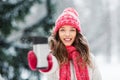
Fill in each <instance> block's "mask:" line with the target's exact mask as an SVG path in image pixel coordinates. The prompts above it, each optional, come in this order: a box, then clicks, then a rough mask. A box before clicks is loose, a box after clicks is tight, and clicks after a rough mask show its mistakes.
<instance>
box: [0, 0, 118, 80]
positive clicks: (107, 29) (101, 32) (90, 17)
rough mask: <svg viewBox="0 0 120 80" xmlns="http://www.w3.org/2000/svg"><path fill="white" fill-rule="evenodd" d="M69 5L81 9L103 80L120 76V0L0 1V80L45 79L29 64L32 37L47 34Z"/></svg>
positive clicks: (80, 16)
mask: <svg viewBox="0 0 120 80" xmlns="http://www.w3.org/2000/svg"><path fill="white" fill-rule="evenodd" d="M67 7H74V8H75V9H76V10H77V11H78V12H79V18H80V21H81V26H82V32H83V34H84V35H85V36H86V38H87V39H88V42H89V45H90V48H91V52H92V53H93V54H94V55H95V56H96V60H97V61H98V65H99V68H100V71H101V73H102V77H103V80H119V79H120V76H119V74H120V54H119V51H120V42H119V41H120V35H119V30H120V27H119V26H120V11H119V8H120V1H119V0H1V1H0V80H45V79H42V78H41V76H40V75H41V74H40V73H39V72H37V71H36V72H34V71H31V70H30V69H29V67H28V63H27V52H28V51H29V50H31V49H32V42H31V37H32V36H41V37H48V36H49V35H50V30H51V29H52V27H54V22H55V20H56V18H57V17H58V15H59V14H60V13H61V12H62V11H63V9H64V8H67Z"/></svg>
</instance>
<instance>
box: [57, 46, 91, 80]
mask: <svg viewBox="0 0 120 80" xmlns="http://www.w3.org/2000/svg"><path fill="white" fill-rule="evenodd" d="M66 49H67V51H68V55H69V59H71V60H72V61H73V65H74V70H75V74H74V75H75V76H76V79H77V80H89V74H88V69H87V66H84V67H81V66H80V65H78V63H82V58H80V59H79V61H78V60H77V56H79V53H78V52H77V51H76V48H75V47H73V46H67V47H66ZM59 76H60V80H71V73H70V61H69V62H68V63H65V64H63V65H62V66H61V68H60V73H59Z"/></svg>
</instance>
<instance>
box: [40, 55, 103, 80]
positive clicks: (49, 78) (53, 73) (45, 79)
mask: <svg viewBox="0 0 120 80" xmlns="http://www.w3.org/2000/svg"><path fill="white" fill-rule="evenodd" d="M90 58H91V61H92V64H93V66H94V67H89V66H87V67H88V72H89V77H90V80H102V77H101V73H100V71H99V69H98V66H97V64H96V60H95V57H94V56H93V55H92V54H91V56H90ZM52 62H53V67H52V69H51V70H49V71H48V72H43V71H40V72H41V74H42V76H41V77H42V80H59V65H58V62H57V59H56V58H55V56H53V55H52ZM70 69H71V70H70V71H71V80H77V79H76V77H75V72H74V71H75V70H74V68H73V64H72V61H70Z"/></svg>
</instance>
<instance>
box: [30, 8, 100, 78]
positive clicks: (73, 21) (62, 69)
mask: <svg viewBox="0 0 120 80" xmlns="http://www.w3.org/2000/svg"><path fill="white" fill-rule="evenodd" d="M49 45H50V49H51V52H50V54H49V55H48V57H47V60H48V68H47V69H39V72H41V73H42V74H43V76H45V77H46V79H47V80H102V79H101V74H100V72H99V69H98V67H97V65H96V62H95V58H94V56H93V55H92V53H90V49H89V46H88V42H87V40H86V38H85V37H84V36H83V34H82V32H81V26H80V21H79V19H78V13H77V11H76V10H75V9H73V8H66V9H65V10H64V11H63V13H62V14H61V15H60V16H59V17H58V19H57V21H56V23H55V28H54V29H53V32H52V34H51V36H50V37H49ZM28 63H29V67H30V68H31V69H32V70H36V64H37V58H36V55H35V54H34V52H33V51H29V53H28Z"/></svg>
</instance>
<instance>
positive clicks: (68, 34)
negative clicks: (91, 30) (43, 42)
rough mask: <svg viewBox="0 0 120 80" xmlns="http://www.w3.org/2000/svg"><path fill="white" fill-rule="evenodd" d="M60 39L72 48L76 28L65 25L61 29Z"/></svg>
mask: <svg viewBox="0 0 120 80" xmlns="http://www.w3.org/2000/svg"><path fill="white" fill-rule="evenodd" d="M59 37H60V40H61V41H62V42H63V44H64V45H65V46H70V45H72V43H73V42H74V40H75V37H76V28H74V27H72V26H69V25H65V26H62V27H61V28H60V29H59Z"/></svg>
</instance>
